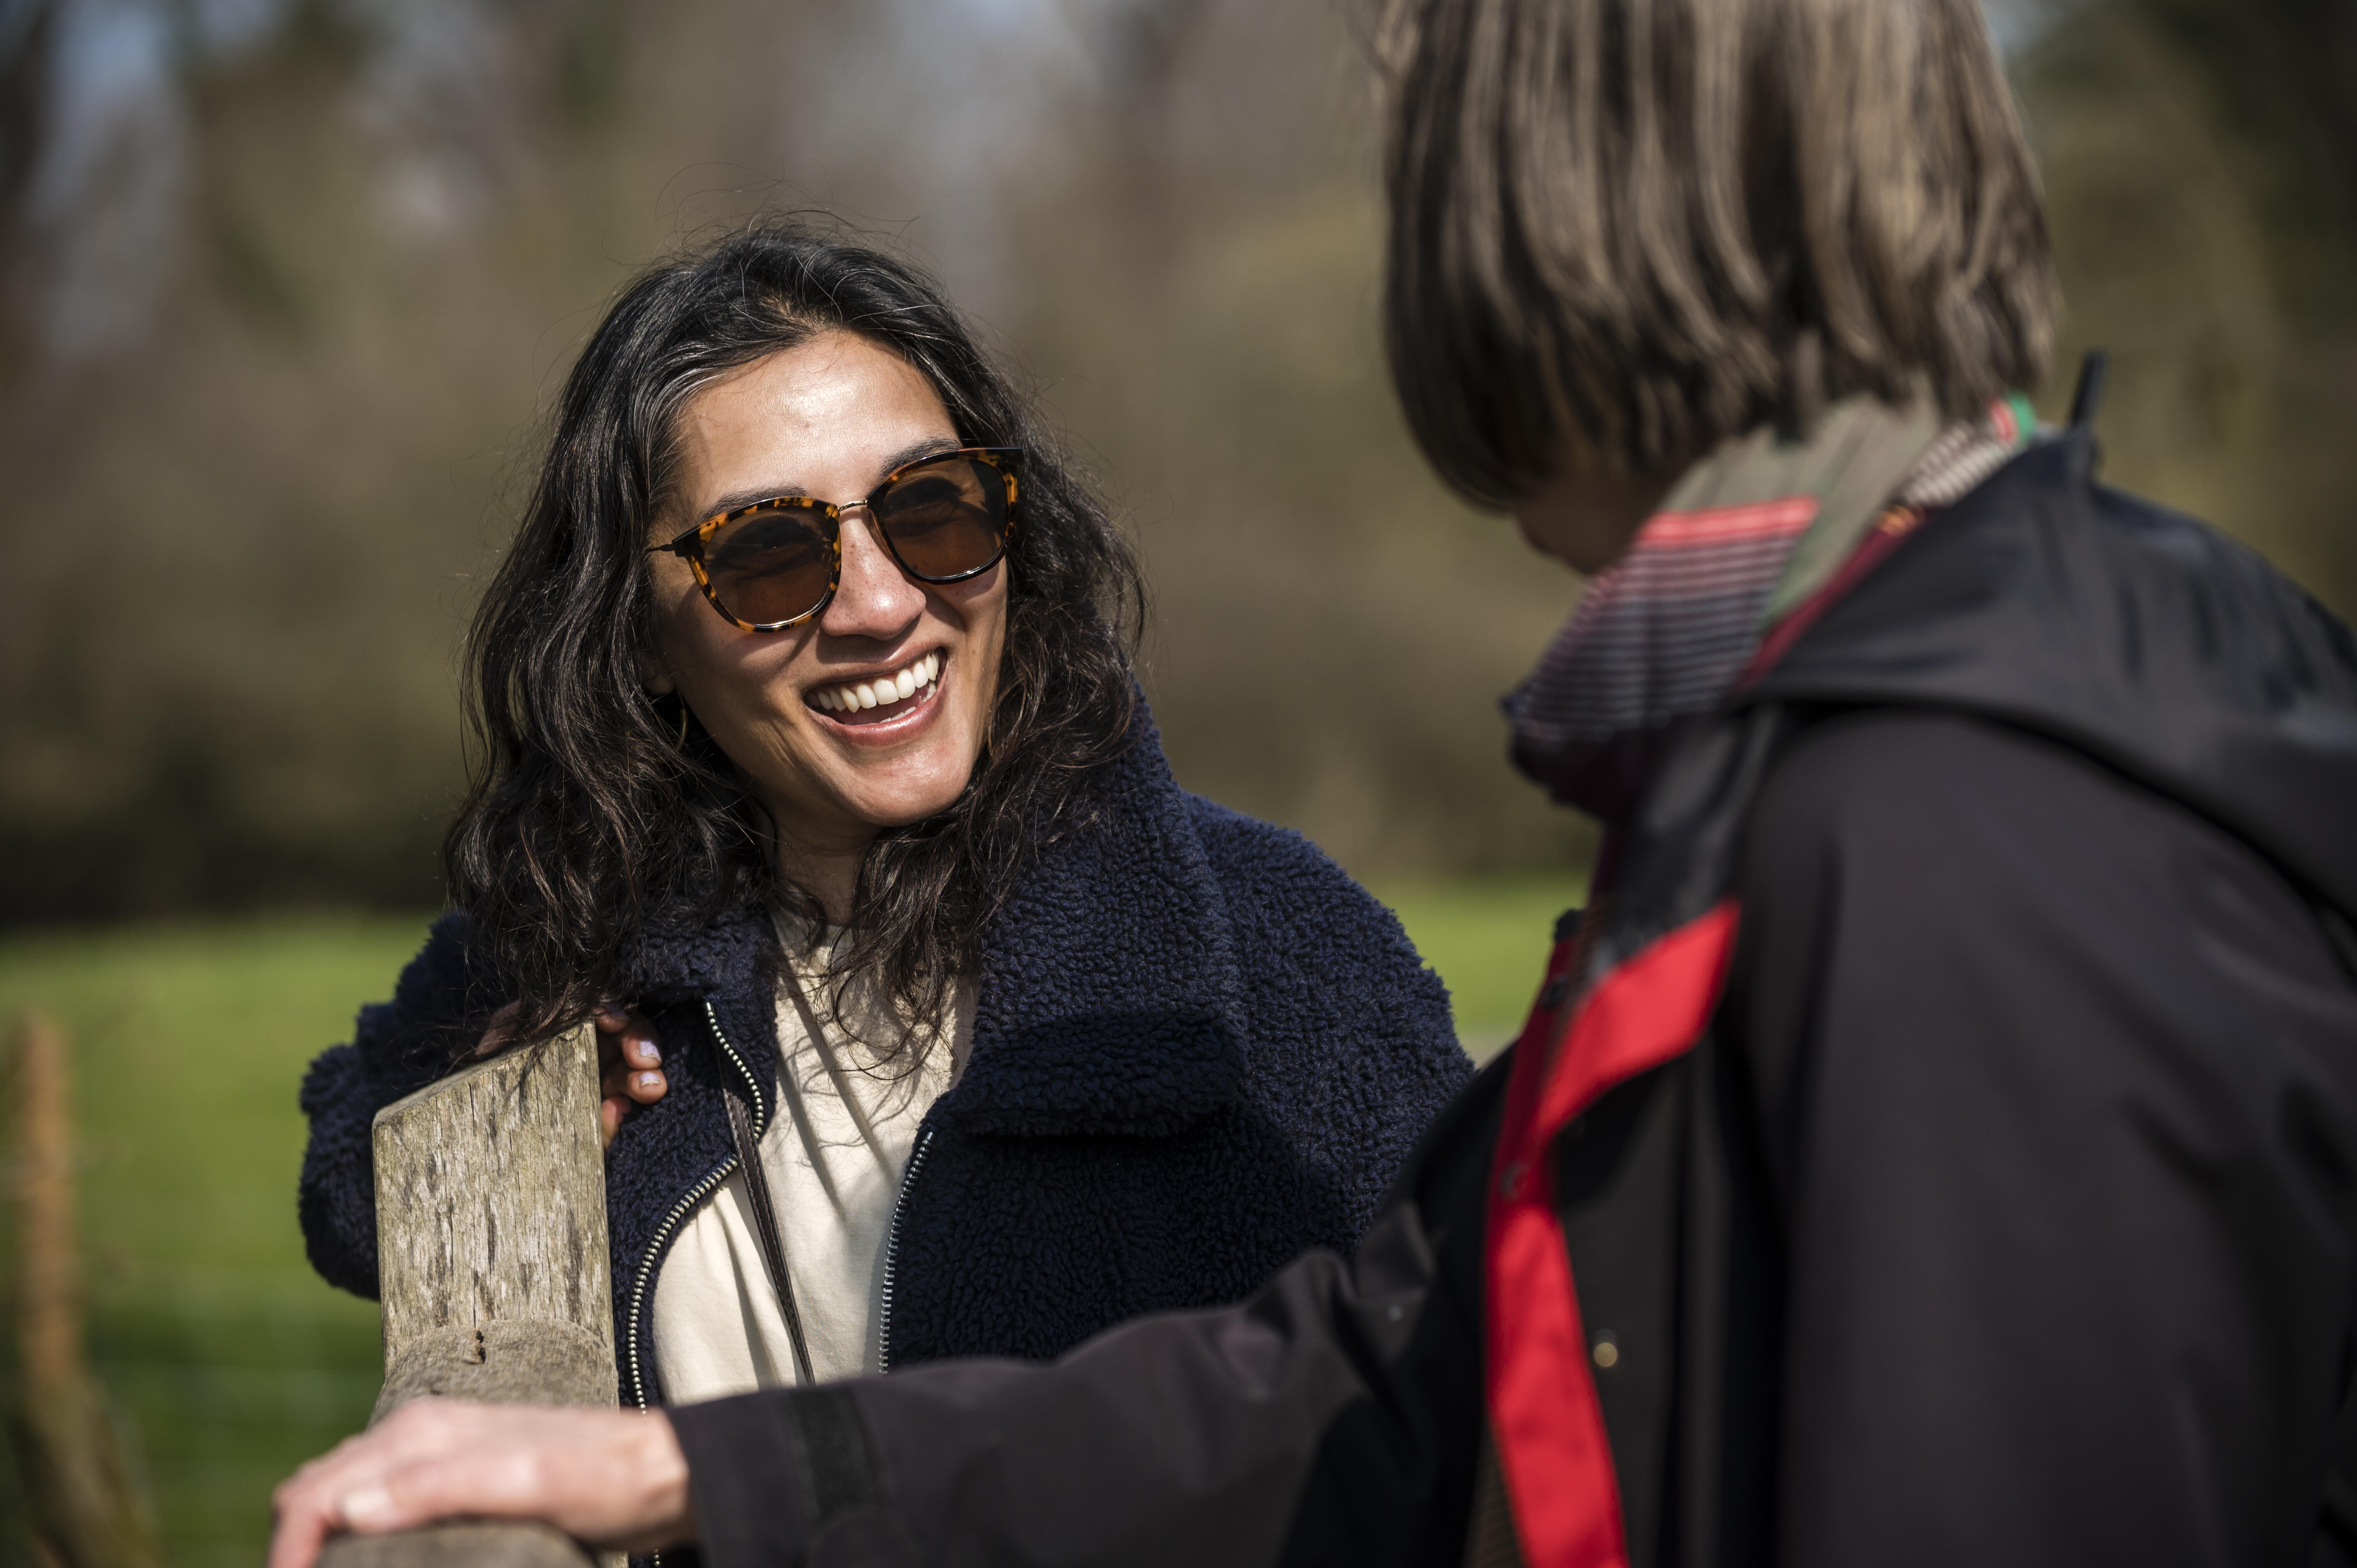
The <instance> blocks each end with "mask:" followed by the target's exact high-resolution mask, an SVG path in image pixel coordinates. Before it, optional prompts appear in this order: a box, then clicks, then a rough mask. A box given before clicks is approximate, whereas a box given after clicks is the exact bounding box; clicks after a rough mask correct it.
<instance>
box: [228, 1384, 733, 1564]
mask: <svg viewBox="0 0 2357 1568" xmlns="http://www.w3.org/2000/svg"><path fill="white" fill-rule="evenodd" d="M271 1504H272V1507H273V1509H274V1511H275V1513H276V1515H277V1523H276V1525H275V1526H274V1528H273V1530H272V1531H271V1536H270V1565H269V1568H310V1565H311V1563H312V1562H313V1561H314V1560H315V1559H317V1556H318V1555H319V1546H320V1543H321V1542H322V1541H325V1540H326V1539H327V1538H328V1536H330V1535H332V1534H335V1533H336V1532H337V1531H339V1530H350V1531H353V1532H356V1533H358V1534H361V1535H378V1534H382V1533H384V1532H385V1531H388V1530H408V1529H411V1528H413V1527H414V1526H417V1525H421V1524H431V1523H433V1522H434V1521H436V1520H445V1519H457V1518H472V1519H515V1520H543V1521H544V1522H545V1523H548V1524H551V1525H554V1527H555V1528H557V1529H558V1530H563V1531H564V1532H565V1534H567V1535H570V1536H572V1537H574V1538H575V1539H576V1540H578V1541H586V1542H587V1543H588V1544H589V1545H591V1546H593V1547H597V1548H602V1549H604V1550H608V1551H615V1552H652V1551H656V1550H659V1549H660V1548H662V1547H666V1546H680V1545H683V1544H685V1543H687V1542H689V1541H693V1540H694V1539H695V1520H694V1513H693V1511H692V1510H691V1508H690V1504H689V1498H688V1488H687V1457H686V1455H683V1454H682V1453H681V1452H680V1448H679V1439H678V1438H677V1437H675V1436H673V1434H672V1429H671V1418H670V1417H668V1416H666V1415H664V1414H663V1413H662V1412H661V1411H653V1412H639V1411H619V1410H580V1409H564V1408H549V1407H542V1406H534V1405H514V1404H470V1403H468V1402H465V1401H462V1400H441V1399H421V1400H417V1401H414V1402H412V1403H409V1404H405V1405H404V1406H402V1407H401V1408H400V1409H399V1410H397V1411H395V1412H393V1413H392V1414H391V1415H389V1416H387V1417H385V1419H384V1420H383V1421H382V1422H380V1423H378V1424H376V1425H375V1426H372V1427H371V1428H370V1429H369V1430H368V1431H366V1432H364V1433H362V1434H360V1435H359V1436H358V1437H350V1438H346V1439H345V1440H344V1441H343V1442H342V1443H341V1444H338V1445H337V1446H336V1447H335V1448H334V1449H332V1450H330V1451H329V1452H328V1453H327V1454H326V1455H322V1456H321V1457H319V1458H317V1459H314V1460H312V1461H311V1462H310V1463H309V1464H307V1465H306V1466H303V1467H302V1468H301V1469H300V1470H297V1471H296V1472H295V1474H294V1475H293V1476H291V1477H288V1478H287V1479H286V1480H285V1481H284V1482H282V1483H281V1484H280V1486H279V1487H278V1490H277V1491H276V1492H275V1493H274V1494H273V1496H272V1498H271Z"/></svg>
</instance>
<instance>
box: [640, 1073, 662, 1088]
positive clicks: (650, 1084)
mask: <svg viewBox="0 0 2357 1568" xmlns="http://www.w3.org/2000/svg"><path fill="white" fill-rule="evenodd" d="M638 1085H639V1087H640V1089H661V1088H662V1074H661V1073H659V1072H642V1073H640V1074H639V1076H638Z"/></svg>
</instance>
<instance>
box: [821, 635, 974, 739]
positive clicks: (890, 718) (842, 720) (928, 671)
mask: <svg viewBox="0 0 2357 1568" xmlns="http://www.w3.org/2000/svg"><path fill="white" fill-rule="evenodd" d="M947 660H948V655H947V654H946V653H945V652H944V651H943V650H940V649H935V650H932V651H931V652H930V653H926V654H922V655H920V656H919V657H917V658H915V659H912V660H909V662H908V663H906V664H904V665H902V666H901V667H900V668H899V669H898V670H894V671H887V672H886V673H884V674H882V675H877V676H874V677H871V678H870V679H868V680H866V681H845V682H837V683H836V684H834V685H830V686H816V687H813V688H812V689H811V690H810V691H809V692H807V693H804V694H803V698H802V701H803V703H804V704H805V705H806V706H808V707H810V708H813V709H814V710H815V711H816V712H817V713H818V714H819V715H820V716H821V717H823V718H824V719H826V720H827V721H828V722H829V723H831V724H837V725H842V726H843V727H845V729H874V728H877V727H878V726H880V725H899V724H901V723H903V722H905V721H907V720H909V719H913V718H914V717H916V716H917V715H918V714H920V713H921V712H922V711H924V710H925V709H928V708H930V707H931V706H932V705H933V703H935V702H936V701H938V700H939V699H940V696H941V690H942V682H941V673H942V668H943V667H944V665H945V664H946V662H947Z"/></svg>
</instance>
